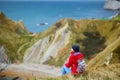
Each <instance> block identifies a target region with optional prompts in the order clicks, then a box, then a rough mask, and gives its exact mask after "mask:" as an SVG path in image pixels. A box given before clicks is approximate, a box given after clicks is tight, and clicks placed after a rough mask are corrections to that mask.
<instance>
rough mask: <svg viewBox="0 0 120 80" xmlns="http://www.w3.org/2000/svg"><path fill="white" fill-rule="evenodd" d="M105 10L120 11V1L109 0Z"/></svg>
mask: <svg viewBox="0 0 120 80" xmlns="http://www.w3.org/2000/svg"><path fill="white" fill-rule="evenodd" d="M104 9H108V10H120V0H107V1H106V3H105V5H104Z"/></svg>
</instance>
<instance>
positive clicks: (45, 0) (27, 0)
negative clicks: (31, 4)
mask: <svg viewBox="0 0 120 80" xmlns="http://www.w3.org/2000/svg"><path fill="white" fill-rule="evenodd" d="M0 1H105V0H0Z"/></svg>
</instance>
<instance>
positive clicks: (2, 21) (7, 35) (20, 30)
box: [0, 12, 32, 62]
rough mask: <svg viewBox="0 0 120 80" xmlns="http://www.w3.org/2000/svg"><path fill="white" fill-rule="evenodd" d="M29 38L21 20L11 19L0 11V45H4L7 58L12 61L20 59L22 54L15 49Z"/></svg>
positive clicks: (29, 39) (28, 40)
mask: <svg viewBox="0 0 120 80" xmlns="http://www.w3.org/2000/svg"><path fill="white" fill-rule="evenodd" d="M31 39H32V37H30V36H29V32H28V31H27V30H26V28H25V27H24V24H23V23H22V21H19V22H15V21H12V20H10V19H9V18H7V17H6V16H5V15H4V13H2V12H1V13H0V45H1V46H4V47H5V49H6V53H7V55H8V59H9V60H11V61H12V62H16V61H17V60H22V56H23V55H22V53H21V54H18V53H17V50H18V49H19V47H20V46H21V45H23V44H25V43H28V42H30V41H31ZM26 47H29V46H26ZM20 58H21V59H20Z"/></svg>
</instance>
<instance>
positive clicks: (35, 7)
mask: <svg viewBox="0 0 120 80" xmlns="http://www.w3.org/2000/svg"><path fill="white" fill-rule="evenodd" d="M104 5H105V1H103V0H99V1H85V0H83V1H0V12H3V13H4V14H5V15H6V16H7V17H8V18H10V19H12V20H14V21H20V20H22V21H23V23H24V25H25V27H26V28H27V30H28V31H30V32H33V33H40V32H43V31H45V30H47V29H48V28H49V27H51V26H52V25H54V24H55V23H56V22H57V21H59V20H61V19H64V18H72V19H75V20H80V19H91V18H96V19H102V18H104V19H108V18H109V17H111V16H114V15H115V14H116V12H115V11H110V10H104ZM44 23H45V24H44Z"/></svg>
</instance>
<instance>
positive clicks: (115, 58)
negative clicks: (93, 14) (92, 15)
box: [45, 15, 120, 80]
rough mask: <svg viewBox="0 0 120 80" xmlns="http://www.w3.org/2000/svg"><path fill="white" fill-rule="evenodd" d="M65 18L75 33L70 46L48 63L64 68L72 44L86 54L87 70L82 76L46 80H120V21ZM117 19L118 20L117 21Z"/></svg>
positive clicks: (65, 47)
mask: <svg viewBox="0 0 120 80" xmlns="http://www.w3.org/2000/svg"><path fill="white" fill-rule="evenodd" d="M118 17H119V15H118V16H116V17H114V18H113V19H111V20H95V19H93V20H86V19H85V20H79V21H75V20H73V19H66V20H67V21H66V22H67V23H68V24H69V30H70V31H71V32H72V35H71V39H70V43H69V44H68V45H66V46H64V47H63V48H61V49H60V51H59V53H58V54H57V56H56V57H55V58H51V59H50V60H49V61H47V62H46V63H47V64H50V65H56V66H62V65H63V64H64V61H65V60H66V59H67V58H68V56H69V55H70V54H69V53H70V48H71V46H72V45H73V44H79V45H80V47H81V52H83V53H84V54H85V60H86V61H87V70H86V72H85V74H83V75H82V76H81V77H77V78H76V77H70V76H64V77H58V78H46V79H45V80H74V79H75V80H80V79H82V80H91V79H92V80H97V79H99V80H114V79H115V80H119V79H120V73H119V71H120V19H119V18H118ZM115 18H116V19H117V20H116V19H115Z"/></svg>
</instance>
